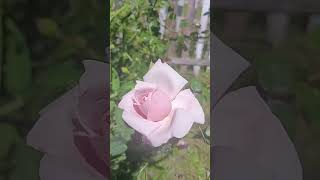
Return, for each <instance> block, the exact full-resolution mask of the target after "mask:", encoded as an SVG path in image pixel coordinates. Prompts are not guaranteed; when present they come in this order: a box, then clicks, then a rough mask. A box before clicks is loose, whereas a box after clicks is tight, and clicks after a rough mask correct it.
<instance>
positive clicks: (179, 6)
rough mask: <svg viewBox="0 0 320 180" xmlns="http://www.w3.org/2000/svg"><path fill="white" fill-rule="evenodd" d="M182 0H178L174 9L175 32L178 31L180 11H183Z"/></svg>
mask: <svg viewBox="0 0 320 180" xmlns="http://www.w3.org/2000/svg"><path fill="white" fill-rule="evenodd" d="M183 6H184V0H178V2H177V9H176V15H177V16H176V32H177V33H179V32H180V24H181V20H182V18H183V17H182V12H183Z"/></svg>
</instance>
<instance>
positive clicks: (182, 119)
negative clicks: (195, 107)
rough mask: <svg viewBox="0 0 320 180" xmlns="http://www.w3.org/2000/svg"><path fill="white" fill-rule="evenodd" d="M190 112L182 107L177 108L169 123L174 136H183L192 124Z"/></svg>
mask: <svg viewBox="0 0 320 180" xmlns="http://www.w3.org/2000/svg"><path fill="white" fill-rule="evenodd" d="M193 122H194V121H193V117H192V114H191V113H189V112H188V111H185V110H183V109H177V110H176V112H175V114H174V117H173V120H172V124H171V128H172V129H171V131H172V135H173V136H174V137H176V138H182V137H184V136H185V135H186V134H187V133H188V132H189V131H190V129H191V127H192V124H193Z"/></svg>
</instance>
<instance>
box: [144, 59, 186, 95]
mask: <svg viewBox="0 0 320 180" xmlns="http://www.w3.org/2000/svg"><path fill="white" fill-rule="evenodd" d="M143 79H144V81H145V82H149V83H153V84H156V85H157V87H158V88H159V89H161V90H162V91H164V92H166V93H167V94H168V95H169V97H170V99H171V100H173V99H174V98H175V96H176V95H177V94H178V93H179V91H180V90H181V89H182V88H183V87H184V86H185V85H186V84H187V82H188V81H187V80H185V79H184V78H183V77H182V76H180V75H179V74H178V73H177V72H176V71H175V70H174V69H172V68H171V67H170V66H169V65H168V64H167V63H162V62H161V60H160V59H159V60H158V61H157V62H156V63H155V64H154V66H153V67H152V68H151V69H150V70H149V71H148V72H147V74H146V75H145V76H144V77H143Z"/></svg>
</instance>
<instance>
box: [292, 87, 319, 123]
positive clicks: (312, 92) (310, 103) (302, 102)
mask: <svg viewBox="0 0 320 180" xmlns="http://www.w3.org/2000/svg"><path fill="white" fill-rule="evenodd" d="M296 97H297V103H298V106H299V107H300V109H301V110H302V111H303V113H304V115H305V117H306V118H307V119H308V120H310V121H311V122H312V123H316V124H318V125H320V111H319V107H320V91H319V90H318V89H315V88H312V87H311V86H309V85H308V84H304V83H301V84H298V85H297V88H296Z"/></svg>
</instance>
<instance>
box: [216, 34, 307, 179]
mask: <svg viewBox="0 0 320 180" xmlns="http://www.w3.org/2000/svg"><path fill="white" fill-rule="evenodd" d="M211 38H212V39H211V40H212V43H211V44H212V46H211V47H210V48H212V49H211V52H214V59H213V71H212V72H213V76H212V77H213V79H212V81H213V82H214V86H213V88H212V96H211V97H212V99H211V104H212V105H213V107H212V112H211V117H213V119H214V123H213V143H211V144H212V149H211V150H212V156H211V161H212V162H213V165H212V167H213V168H212V178H213V179H218V180H231V179H232V180H233V179H236V180H270V179H274V180H302V179H303V175H302V174H303V173H302V167H301V163H300V160H299V157H298V154H297V152H296V150H295V147H294V144H293V143H292V142H291V140H290V138H289V137H288V135H287V133H286V131H285V129H284V128H283V127H282V124H281V122H280V120H279V119H278V118H277V117H276V116H275V115H274V114H273V113H272V111H271V110H270V109H269V107H268V105H267V104H266V102H265V101H264V100H263V99H262V98H261V96H260V94H259V92H258V91H257V89H256V87H254V86H249V87H242V88H240V89H237V90H234V91H232V92H227V90H228V89H229V87H230V86H231V84H232V83H233V82H234V81H235V80H236V79H237V77H238V76H239V75H240V74H241V72H243V71H244V70H245V69H247V68H248V67H249V66H250V64H249V63H248V62H247V61H246V60H245V59H244V58H242V57H241V56H240V55H239V54H237V53H236V52H234V51H233V50H232V49H230V48H229V47H227V46H226V45H225V44H224V43H223V42H222V41H220V40H219V39H218V38H216V37H215V36H211Z"/></svg>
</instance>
